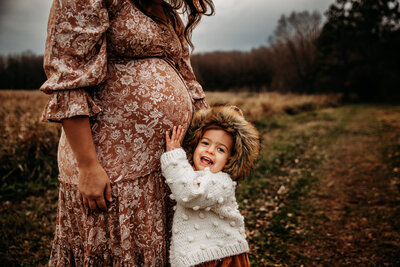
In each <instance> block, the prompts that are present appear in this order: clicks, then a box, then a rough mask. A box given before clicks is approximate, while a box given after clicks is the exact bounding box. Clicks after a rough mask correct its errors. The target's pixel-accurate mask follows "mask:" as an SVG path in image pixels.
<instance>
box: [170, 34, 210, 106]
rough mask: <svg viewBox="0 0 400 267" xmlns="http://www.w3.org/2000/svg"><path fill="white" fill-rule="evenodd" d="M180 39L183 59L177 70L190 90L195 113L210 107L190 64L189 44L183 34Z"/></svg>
mask: <svg viewBox="0 0 400 267" xmlns="http://www.w3.org/2000/svg"><path fill="white" fill-rule="evenodd" d="M181 32H183V30H181ZM179 39H180V41H181V44H182V57H181V58H180V60H179V62H178V64H177V68H178V71H179V73H180V74H181V76H182V78H183V79H184V81H185V82H186V85H187V87H188V88H189V94H190V96H191V97H192V99H193V107H194V111H196V110H199V109H202V108H209V105H208V103H207V101H206V99H205V97H206V95H205V94H204V91H203V88H202V86H201V85H200V83H199V82H198V81H197V80H196V76H195V75H194V72H193V69H192V65H191V63H190V49H189V44H188V43H187V41H186V39H185V36H184V35H183V33H181V34H179Z"/></svg>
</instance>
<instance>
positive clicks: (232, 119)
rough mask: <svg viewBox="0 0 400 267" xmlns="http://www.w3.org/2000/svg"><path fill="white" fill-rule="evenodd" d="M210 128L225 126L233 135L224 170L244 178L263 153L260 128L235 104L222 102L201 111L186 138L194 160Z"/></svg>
mask: <svg viewBox="0 0 400 267" xmlns="http://www.w3.org/2000/svg"><path fill="white" fill-rule="evenodd" d="M210 128H216V129H222V130H224V131H226V132H227V133H228V134H230V135H231V136H232V139H233V146H232V153H231V156H230V158H229V160H228V163H227V164H226V165H225V167H224V169H223V171H224V172H226V173H228V174H229V175H230V176H231V177H232V179H233V180H240V179H243V178H244V177H245V176H246V175H247V174H248V173H249V172H250V170H251V168H252V167H253V165H254V162H255V161H256V159H257V156H258V153H259V149H260V141H259V135H258V132H257V130H256V128H255V127H254V126H253V125H252V124H251V123H250V122H248V121H246V120H245V119H244V117H243V116H242V115H241V114H240V112H238V111H237V110H235V109H233V108H231V107H227V106H218V107H212V108H208V109H202V110H199V111H197V112H196V113H195V114H194V115H193V118H192V122H191V125H190V128H189V129H188V132H187V134H186V137H185V140H184V142H183V147H184V148H185V150H186V152H187V154H188V159H189V161H190V162H191V163H193V161H192V158H193V153H194V150H195V149H196V146H197V144H198V143H199V141H200V139H201V138H202V137H203V134H204V132H205V131H206V130H208V129H210Z"/></svg>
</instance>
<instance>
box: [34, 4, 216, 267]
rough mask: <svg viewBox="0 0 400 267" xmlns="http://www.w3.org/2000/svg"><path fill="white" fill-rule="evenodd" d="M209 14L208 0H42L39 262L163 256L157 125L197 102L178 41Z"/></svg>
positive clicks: (166, 224) (144, 262) (132, 262)
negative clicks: (52, 213) (48, 143)
mask: <svg viewBox="0 0 400 267" xmlns="http://www.w3.org/2000/svg"><path fill="white" fill-rule="evenodd" d="M178 9H182V10H183V12H184V13H185V14H186V15H187V17H188V23H187V25H186V26H185V25H184V24H183V23H182V21H181V19H180V18H179V16H178V14H177V10H178ZM213 11H214V8H213V3H212V1H211V0H170V1H168V2H167V1H165V2H163V1H162V0H136V1H135V0H73V1H71V0H54V2H53V5H52V8H51V11H50V17H49V22H48V37H47V42H46V52H45V64H44V68H45V71H46V74H47V78H48V80H47V81H46V82H45V83H44V84H43V85H42V87H41V90H42V91H44V92H45V93H47V94H50V95H51V96H50V100H49V102H48V104H47V106H46V108H45V110H44V113H43V120H45V121H52V122H61V123H62V126H63V127H62V133H61V139H60V143H59V150H58V165H59V170H60V175H59V181H60V193H59V202H58V216H57V224H56V231H55V238H54V242H53V246H52V251H51V256H50V262H49V266H165V265H167V257H168V255H167V251H168V238H169V228H170V223H171V221H170V220H171V219H172V216H171V203H170V202H169V200H168V189H167V185H166V184H165V183H164V182H163V178H162V177H161V173H160V156H161V154H162V153H163V152H164V148H165V143H164V142H165V140H164V133H165V131H166V130H169V129H171V128H172V127H173V125H183V127H184V128H185V129H187V128H188V125H189V123H190V120H191V116H192V112H193V111H195V110H197V109H199V108H203V107H208V105H207V103H206V102H205V99H204V97H205V95H204V92H203V90H202V88H201V86H200V85H199V83H198V82H197V81H196V80H195V76H194V74H193V71H192V68H191V66H190V60H189V53H190V52H189V47H188V44H191V42H190V36H191V32H192V29H193V27H194V26H196V24H197V23H198V22H199V20H200V17H201V15H204V14H208V15H209V14H213Z"/></svg>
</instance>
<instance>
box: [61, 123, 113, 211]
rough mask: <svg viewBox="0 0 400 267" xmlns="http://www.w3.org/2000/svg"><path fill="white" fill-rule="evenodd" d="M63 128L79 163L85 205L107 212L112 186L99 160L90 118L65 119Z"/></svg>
mask: <svg viewBox="0 0 400 267" xmlns="http://www.w3.org/2000/svg"><path fill="white" fill-rule="evenodd" d="M62 126H63V128H64V132H65V134H66V136H67V139H68V142H69V144H70V146H71V148H72V151H73V152H74V155H75V158H76V160H77V162H78V168H79V184H78V189H79V193H80V194H81V197H82V200H83V203H84V205H85V206H86V207H87V206H89V207H90V209H92V210H94V209H96V208H97V207H99V208H100V209H102V210H106V209H107V205H106V202H105V199H107V201H108V202H111V201H112V198H111V184H110V179H109V178H108V175H107V173H106V172H105V171H104V169H103V167H102V166H101V165H100V163H99V160H98V158H97V154H96V150H95V147H94V144H93V138H92V132H91V129H90V123H89V117H87V116H76V117H72V118H68V119H63V120H62Z"/></svg>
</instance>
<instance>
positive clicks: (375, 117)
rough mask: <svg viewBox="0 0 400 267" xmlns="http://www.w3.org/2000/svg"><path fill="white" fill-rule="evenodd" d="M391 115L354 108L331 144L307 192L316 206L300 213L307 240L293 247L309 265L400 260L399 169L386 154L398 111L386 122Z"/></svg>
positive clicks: (387, 263) (389, 263)
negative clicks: (314, 181) (313, 186)
mask: <svg viewBox="0 0 400 267" xmlns="http://www.w3.org/2000/svg"><path fill="white" fill-rule="evenodd" d="M391 115H393V114H391V112H390V111H387V110H386V111H385V110H383V109H377V108H372V107H370V108H366V109H365V108H362V109H360V108H355V109H354V110H352V111H351V112H349V114H348V118H347V119H345V120H343V122H342V123H343V125H342V127H341V128H340V129H339V130H338V132H337V136H335V137H334V138H333V139H332V141H331V144H330V146H328V147H329V148H328V150H327V151H326V153H327V157H326V160H325V162H324V163H323V164H322V166H321V169H320V175H319V176H320V182H319V184H318V185H317V186H315V188H314V190H312V191H311V192H310V196H309V198H308V201H309V204H311V206H312V207H313V210H312V211H309V214H307V215H306V214H304V216H307V218H306V217H304V218H302V219H301V221H302V224H303V227H304V228H305V229H308V230H307V234H306V240H305V241H303V242H300V243H299V244H297V245H294V247H292V249H293V250H294V251H297V252H298V253H299V255H302V257H304V265H305V266H400V229H399V228H400V221H399V219H400V209H399V207H400V205H399V204H400V195H399V190H398V188H397V187H396V186H398V185H397V184H396V181H397V182H398V180H396V179H398V178H396V177H395V176H396V171H398V170H397V169H394V170H393V169H392V168H393V167H392V166H391V165H390V164H388V162H387V157H386V156H385V153H389V152H387V151H386V150H387V147H386V145H387V140H388V139H387V138H391V137H392V136H393V131H395V132H394V133H396V131H398V132H397V134H398V133H399V132H400V127H398V126H399V125H397V124H398V122H399V121H400V120H399V116H398V115H400V113H398V111H397V113H396V114H395V115H396V116H397V117H394V116H392V117H393V118H394V119H392V120H389V124H387V122H388V121H386V126H384V124H383V123H382V120H383V119H385V118H386V117H387V116H389V117H390V116H391ZM384 127H386V128H384ZM397 136H399V135H397ZM392 141H393V140H392ZM397 152H398V151H397ZM397 152H395V153H397ZM390 156H391V155H389V157H390ZM397 176H399V175H398V173H397ZM302 262H303V260H302Z"/></svg>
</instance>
